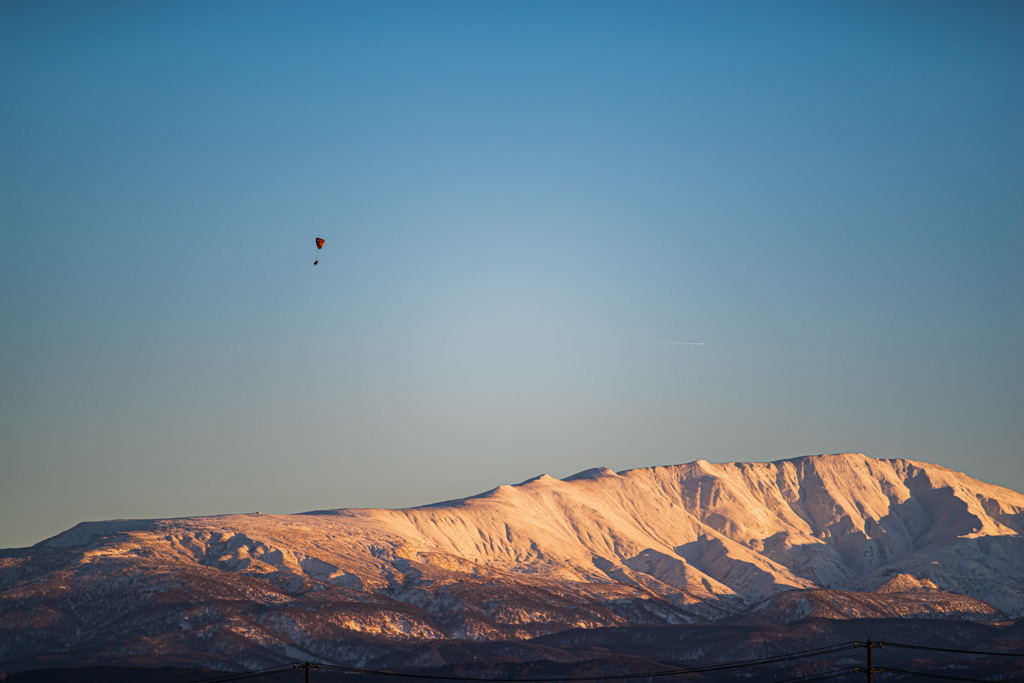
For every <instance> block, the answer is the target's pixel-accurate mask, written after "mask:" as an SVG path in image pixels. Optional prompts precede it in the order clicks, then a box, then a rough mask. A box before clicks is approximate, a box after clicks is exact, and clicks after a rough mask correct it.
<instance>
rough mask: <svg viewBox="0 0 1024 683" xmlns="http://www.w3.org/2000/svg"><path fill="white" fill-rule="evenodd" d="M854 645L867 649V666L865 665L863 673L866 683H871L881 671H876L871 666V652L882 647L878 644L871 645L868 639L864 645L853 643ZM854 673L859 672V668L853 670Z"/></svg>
mask: <svg viewBox="0 0 1024 683" xmlns="http://www.w3.org/2000/svg"><path fill="white" fill-rule="evenodd" d="M854 645H857V646H858V647H866V648H867V650H868V665H867V668H865V669H864V673H865V675H866V676H867V682H868V683H873V682H874V680H875V674H877V673H882V670H881V669H876V668H875V667H874V666H873V665H872V663H871V651H872V650H874V649H875V648H876V647H882V646H881V645H880V644H878V643H872V642H871V639H870V638H868V640H867V642H866V643H854ZM854 671H860V667H856V668H855V669H854Z"/></svg>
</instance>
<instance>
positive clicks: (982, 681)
mask: <svg viewBox="0 0 1024 683" xmlns="http://www.w3.org/2000/svg"><path fill="white" fill-rule="evenodd" d="M881 671H882V672H883V673H887V674H904V675H907V676H920V677H922V678H941V679H943V680H946V681H972V682H973V683H992V682H991V680H985V679H984V678H963V677H962V676H947V675H945V674H929V673H925V672H924V671H905V670H903V669H890V668H889V667H883V668H882V669H881Z"/></svg>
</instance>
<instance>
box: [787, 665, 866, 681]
mask: <svg viewBox="0 0 1024 683" xmlns="http://www.w3.org/2000/svg"><path fill="white" fill-rule="evenodd" d="M859 673H863V671H862V670H861V669H860V668H859V667H856V666H848V667H846V668H845V669H836V670H835V671H822V672H821V673H817V674H807V675H806V676H798V677H796V678H787V679H786V680H784V681H776V683H811V682H812V681H827V680H831V679H833V678H843V677H845V676H852V675H854V674H859Z"/></svg>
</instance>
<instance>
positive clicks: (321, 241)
mask: <svg viewBox="0 0 1024 683" xmlns="http://www.w3.org/2000/svg"><path fill="white" fill-rule="evenodd" d="M324 241H325V240H324V238H323V237H317V238H316V251H317V257H316V260H315V261H313V265H314V266H315V265H316V264H318V263H320V250H321V249H323V248H324Z"/></svg>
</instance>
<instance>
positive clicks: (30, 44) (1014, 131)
mask: <svg viewBox="0 0 1024 683" xmlns="http://www.w3.org/2000/svg"><path fill="white" fill-rule="evenodd" d="M317 236H321V237H324V238H325V239H326V240H327V243H326V245H325V247H324V249H323V251H322V253H321V254H320V264H319V265H318V266H316V267H314V266H313V259H314V258H315V256H316V253H315V252H316V249H315V247H314V244H313V240H314V238H315V237H317ZM665 341H677V342H703V346H698V345H681V344H665V343H658V342H665ZM1022 350H1024V4H1022V3H1020V2H982V3H979V2H931V1H929V2H856V3H852V2H849V3H848V2H827V3H819V2H771V3H763V2H743V3H729V2H696V1H692V2H645V1H640V2H634V1H628V2H627V1H622V2H584V1H568V0H551V1H548V2H508V1H502V0H496V1H493V2H443V1H434V0H432V1H430V2H418V1H408V2H387V1H384V0H373V1H369V2H356V1H350V2H334V1H332V2H323V3H317V2H303V3H286V2H249V1H246V2H232V1H230V0H225V1H221V2H188V1H184V2H47V1H45V0H5V1H4V2H2V3H0V547H15V546H24V545H31V544H33V543H35V542H37V541H40V540H42V539H44V538H46V537H48V536H51V535H53V534H56V533H58V532H60V531H63V530H64V529H67V528H69V527H71V526H73V525H74V524H76V523H78V522H80V521H85V520H98V519H114V518H154V517H180V516H192V515H208V514H219V513H232V512H251V511H256V510H261V511H263V512H301V511H305V510H314V509H323V508H339V507H404V506H415V505H422V504H427V503H432V502H437V501H441V500H445V499H450V498H456V497H465V496H468V495H472V494H475V493H479V492H481V491H484V490H488V489H490V488H493V487H495V486H498V485H500V484H503V483H517V482H520V481H522V480H525V479H528V478H530V477H533V476H536V475H539V474H541V473H548V474H551V475H552V476H556V477H565V476H568V475H570V474H573V473H575V472H577V471H580V470H584V469H587V468H591V467H597V466H607V467H611V468H612V469H615V470H622V469H629V468H636V467H646V466H652V465H661V464H677V463H683V462H689V461H692V460H696V459H701V458H703V459H707V460H710V461H718V462H722V461H734V460H775V459H781V458H789V457H795V456H799V455H808V454H817V453H835V452H850V451H853V452H863V453H867V454H868V455H871V456H875V457H879V458H910V459H916V460H924V461H928V462H934V463H938V464H941V465H945V466H948V467H951V468H954V469H956V470H959V471H963V472H966V473H968V474H970V475H972V476H975V477H978V478H980V479H982V480H985V481H989V482H993V483H998V484H1002V485H1005V486H1009V487H1011V488H1015V489H1016V490H1018V491H1020V490H1024V464H1022V462H1024V447H1022V444H1024V361H1022V355H1021V353H1022Z"/></svg>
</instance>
